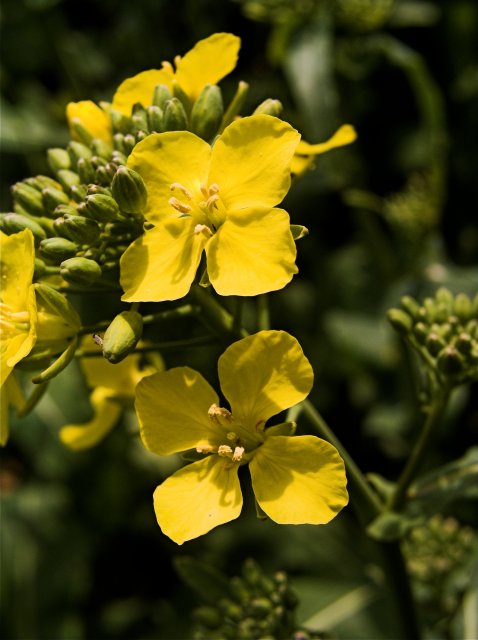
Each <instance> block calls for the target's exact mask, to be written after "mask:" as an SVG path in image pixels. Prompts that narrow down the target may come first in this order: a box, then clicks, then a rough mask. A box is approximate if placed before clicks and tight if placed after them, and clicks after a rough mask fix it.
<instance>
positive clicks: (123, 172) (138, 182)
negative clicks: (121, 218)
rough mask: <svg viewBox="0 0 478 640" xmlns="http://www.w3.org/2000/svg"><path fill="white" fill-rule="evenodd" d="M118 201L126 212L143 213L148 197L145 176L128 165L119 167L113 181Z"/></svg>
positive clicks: (112, 185)
mask: <svg viewBox="0 0 478 640" xmlns="http://www.w3.org/2000/svg"><path fill="white" fill-rule="evenodd" d="M111 191H112V193H113V197H114V199H115V200H116V202H117V203H118V204H119V206H120V208H121V210H122V211H124V212H125V213H141V212H142V211H143V210H144V208H145V206H146V200H147V197H148V194H147V191H146V185H145V184H144V180H143V178H142V177H141V176H140V175H139V173H137V172H136V171H134V170H133V169H129V168H128V167H124V166H123V167H119V168H118V170H117V171H116V173H115V176H114V178H113V182H112V183H111Z"/></svg>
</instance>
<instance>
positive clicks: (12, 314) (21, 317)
mask: <svg viewBox="0 0 478 640" xmlns="http://www.w3.org/2000/svg"><path fill="white" fill-rule="evenodd" d="M0 328H1V330H2V340H11V339H12V338H14V337H15V336H17V335H19V334H20V333H28V331H29V330H30V317H29V315H28V311H13V309H12V308H11V307H10V305H8V304H6V303H5V302H0Z"/></svg>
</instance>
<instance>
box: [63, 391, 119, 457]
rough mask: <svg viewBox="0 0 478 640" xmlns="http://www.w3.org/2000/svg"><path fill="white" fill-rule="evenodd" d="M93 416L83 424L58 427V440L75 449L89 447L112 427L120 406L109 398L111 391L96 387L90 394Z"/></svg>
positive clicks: (117, 418)
mask: <svg viewBox="0 0 478 640" xmlns="http://www.w3.org/2000/svg"><path fill="white" fill-rule="evenodd" d="M90 402H91V404H92V406H93V411H94V415H93V418H92V419H91V420H90V421H88V422H85V423H83V424H68V425H65V426H64V427H62V429H60V434H59V435H60V440H61V441H62V442H63V444H64V445H66V446H67V447H69V448H70V449H73V450H75V451H80V450H82V449H89V448H90V447H93V446H94V445H95V444H98V442H99V441H100V440H103V438H104V437H105V436H106V435H107V434H108V433H109V432H110V431H111V429H113V427H114V426H115V425H116V423H117V422H118V420H119V417H120V416H121V413H122V411H123V410H122V408H121V406H120V405H119V404H118V403H117V402H115V401H114V400H111V392H110V390H109V389H107V388H105V387H97V388H96V389H95V390H94V391H93V393H92V394H91V396H90Z"/></svg>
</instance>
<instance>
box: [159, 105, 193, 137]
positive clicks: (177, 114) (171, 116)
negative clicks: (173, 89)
mask: <svg viewBox="0 0 478 640" xmlns="http://www.w3.org/2000/svg"><path fill="white" fill-rule="evenodd" d="M163 126H164V130H165V131H185V130H187V128H188V117H187V115H186V111H185V110H184V107H183V105H182V104H181V102H180V101H179V100H178V98H171V100H168V101H167V102H166V106H165V109H164V121H163Z"/></svg>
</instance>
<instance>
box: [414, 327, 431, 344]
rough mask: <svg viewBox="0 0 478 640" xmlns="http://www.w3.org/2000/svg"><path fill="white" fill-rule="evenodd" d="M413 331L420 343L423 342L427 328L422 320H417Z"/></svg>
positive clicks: (426, 334) (426, 335)
mask: <svg viewBox="0 0 478 640" xmlns="http://www.w3.org/2000/svg"><path fill="white" fill-rule="evenodd" d="M413 333H414V335H415V337H416V339H417V340H418V342H419V343H420V344H425V341H426V339H427V337H428V328H427V325H426V324H425V323H424V322H417V324H416V325H415V326H414V327H413Z"/></svg>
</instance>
